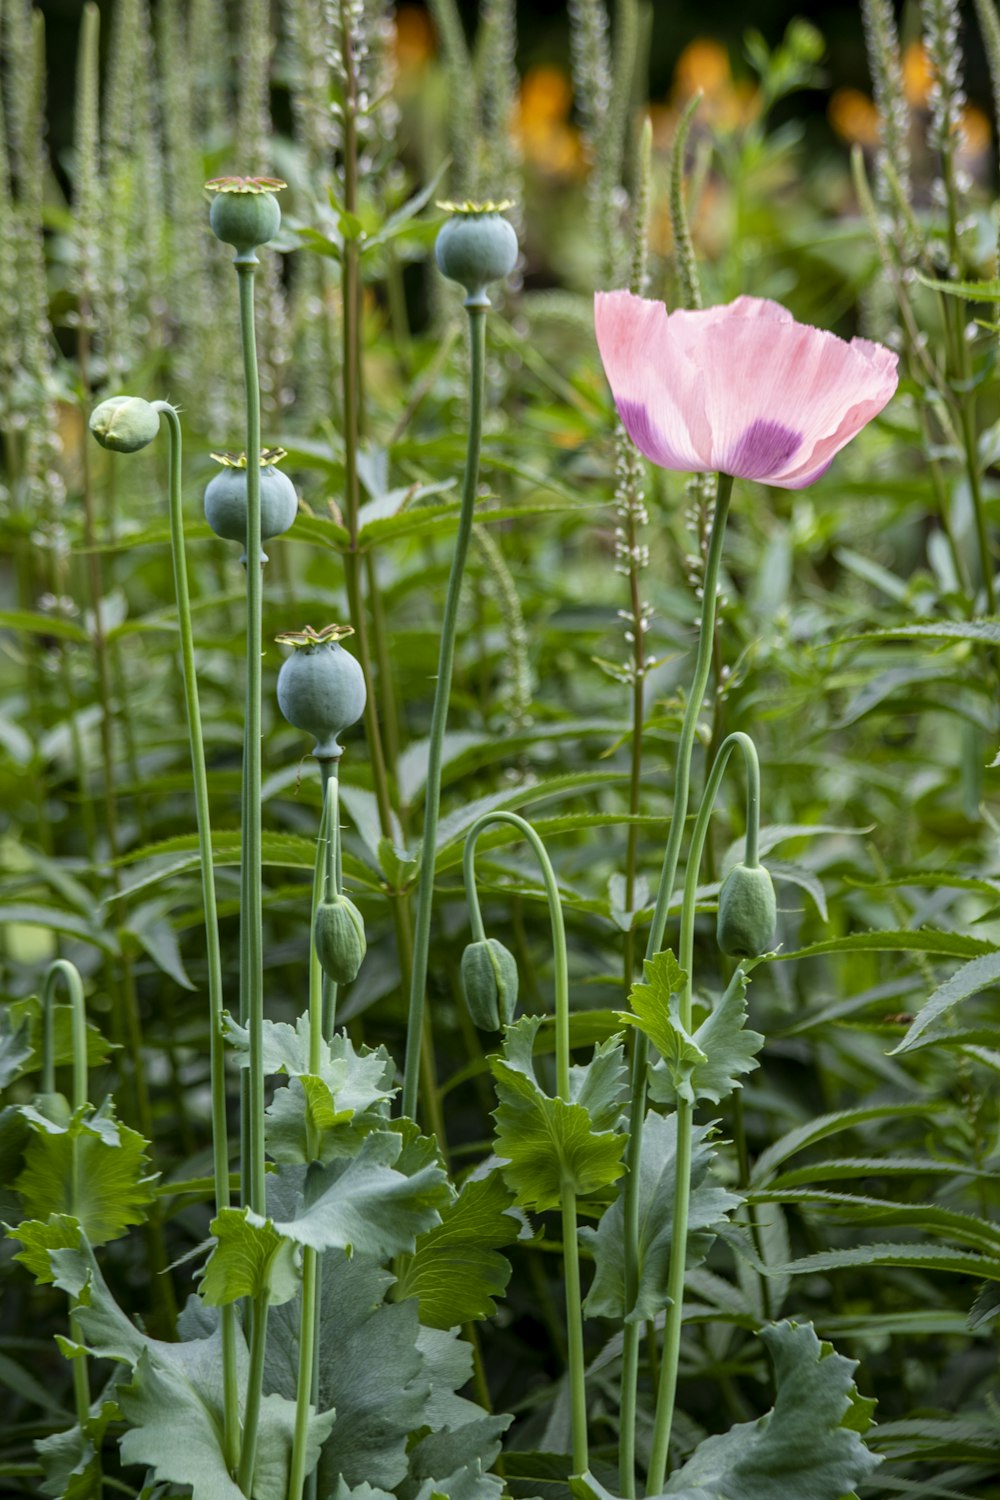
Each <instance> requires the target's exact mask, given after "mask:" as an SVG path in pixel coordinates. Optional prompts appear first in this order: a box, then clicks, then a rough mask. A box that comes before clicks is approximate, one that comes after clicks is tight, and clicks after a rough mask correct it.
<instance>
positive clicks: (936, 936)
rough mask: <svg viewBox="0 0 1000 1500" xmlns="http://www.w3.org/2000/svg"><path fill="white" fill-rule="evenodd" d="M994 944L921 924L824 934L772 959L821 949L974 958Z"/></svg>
mask: <svg viewBox="0 0 1000 1500" xmlns="http://www.w3.org/2000/svg"><path fill="white" fill-rule="evenodd" d="M998 951H1000V950H998V945H997V944H996V943H991V942H989V941H988V940H987V939H986V938H973V937H966V936H965V934H964V933H961V932H938V931H935V929H934V928H931V927H922V928H920V929H919V930H917V931H916V932H914V931H912V930H911V929H909V928H904V929H902V930H901V931H900V930H897V931H894V932H848V933H845V934H844V936H843V937H835V938H824V939H823V940H822V941H821V942H818V943H810V944H809V946H808V947H806V948H796V949H794V950H793V951H791V952H788V953H786V952H785V951H784V950H781V951H779V952H778V953H776V954H775V955H774V957H775V959H780V960H782V961H785V962H787V960H788V959H790V958H815V957H817V955H819V954H821V953H911V952H912V953H939V954H940V955H941V956H942V957H943V958H976V957H978V956H979V954H981V953H996V952H998Z"/></svg>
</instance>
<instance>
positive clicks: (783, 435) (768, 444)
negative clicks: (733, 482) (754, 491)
mask: <svg viewBox="0 0 1000 1500" xmlns="http://www.w3.org/2000/svg"><path fill="white" fill-rule="evenodd" d="M801 443H802V434H801V432H793V431H792V429H791V428H790V427H786V426H784V424H783V423H782V422H771V421H769V420H768V419H767V417H758V418H757V419H756V421H754V422H751V423H750V426H749V427H748V428H746V430H745V431H744V432H743V433H742V434H741V435H740V437H739V438H738V439H737V440H736V442H735V443H734V444H733V446H732V449H731V450H730V452H729V453H728V454H727V456H726V459H725V462H724V463H721V464H720V465H719V467H720V469H722V471H723V473H726V474H735V475H736V477H737V478H738V479H768V478H770V476H771V475H772V474H778V473H780V472H781V470H782V469H783V468H784V467H785V465H786V464H787V463H788V462H789V460H790V459H791V458H792V457H793V456H794V454H795V453H796V452H797V450H798V448H799V447H800V445H801Z"/></svg>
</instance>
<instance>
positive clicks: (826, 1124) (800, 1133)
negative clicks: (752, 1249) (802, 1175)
mask: <svg viewBox="0 0 1000 1500" xmlns="http://www.w3.org/2000/svg"><path fill="white" fill-rule="evenodd" d="M944 1108H945V1106H944V1104H943V1103H942V1102H941V1101H940V1100H934V1099H920V1100H916V1101H914V1102H912V1103H911V1102H907V1101H904V1100H895V1101H893V1102H891V1103H887V1104H867V1105H861V1106H859V1107H858V1108H857V1109H840V1110H835V1111H834V1112H833V1113H832V1114H828V1115H817V1117H816V1118H815V1119H814V1120H807V1121H806V1122H805V1124H803V1125H797V1126H796V1127H795V1128H794V1130H789V1131H788V1132H787V1133H786V1134H785V1135H783V1136H781V1137H779V1139H778V1140H776V1141H772V1143H771V1145H770V1146H768V1147H767V1149H766V1150H764V1151H762V1152H761V1154H760V1156H758V1158H757V1161H756V1163H755V1164H754V1168H753V1173H752V1179H753V1181H754V1183H765V1182H767V1180H768V1178H769V1177H770V1176H771V1174H772V1173H773V1172H774V1170H775V1168H776V1167H779V1166H780V1165H781V1163H782V1162H783V1161H787V1160H788V1158H789V1157H790V1156H795V1155H796V1154H797V1153H798V1152H799V1151H805V1150H806V1149H807V1148H808V1147H810V1146H815V1145H816V1144H817V1142H819V1141H822V1140H825V1139H826V1138H827V1137H828V1136H831V1135H839V1134H840V1132H841V1131H843V1130H855V1129H857V1128H858V1127H860V1126H862V1125H870V1124H874V1123H875V1121H877V1120H905V1119H926V1118H927V1116H928V1115H930V1114H935V1113H939V1112H940V1111H941V1110H943V1109H944Z"/></svg>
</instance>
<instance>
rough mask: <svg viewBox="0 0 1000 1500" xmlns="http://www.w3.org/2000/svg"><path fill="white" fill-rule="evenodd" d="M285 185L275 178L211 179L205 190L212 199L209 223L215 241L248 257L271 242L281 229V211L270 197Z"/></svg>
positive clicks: (276, 202)
mask: <svg viewBox="0 0 1000 1500" xmlns="http://www.w3.org/2000/svg"><path fill="white" fill-rule="evenodd" d="M285 186H286V184H285V183H284V182H282V181H281V179H280V178H278V177H213V178H212V181H211V182H206V184H205V187H206V188H207V189H208V191H209V192H210V193H212V194H213V197H212V207H211V210H210V212H209V223H210V224H211V226H212V233H213V234H214V235H215V237H216V239H218V240H222V242H223V244H225V245H232V246H233V248H234V249H235V250H236V252H237V254H238V255H249V254H250V253H251V252H252V251H254V250H256V248H257V246H258V245H266V244H267V242H268V240H273V239H274V236H275V235H276V234H277V232H278V230H279V229H280V228H281V209H280V208H279V207H278V200H277V198H275V196H274V194H275V193H277V192H280V191H281V189H282V188H283V187H285Z"/></svg>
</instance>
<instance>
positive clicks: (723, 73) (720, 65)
mask: <svg viewBox="0 0 1000 1500" xmlns="http://www.w3.org/2000/svg"><path fill="white" fill-rule="evenodd" d="M699 90H700V91H701V94H702V105H701V111H700V115H701V118H702V120H703V121H704V122H705V123H707V124H709V125H714V126H716V127H718V128H719V129H722V130H732V129H734V128H736V127H737V126H739V125H746V124H748V123H749V121H750V120H752V119H753V118H754V116H755V115H756V114H757V112H758V109H759V95H758V91H757V89H756V87H755V85H754V84H753V83H751V82H750V81H749V80H747V79H741V80H739V81H737V80H736V79H734V78H733V71H732V68H731V67H730V64H729V53H728V52H727V50H726V48H725V47H724V46H723V45H722V43H721V42H717V41H714V40H713V39H712V38H711V37H695V39H694V41H693V42H689V43H688V45H687V46H686V47H685V48H684V51H683V52H682V53H681V55H680V57H679V58H678V59H677V66H676V67H675V69H674V83H673V89H672V91H671V93H672V98H673V102H674V104H675V105H676V106H678V107H680V108H683V106H684V105H685V104H686V103H687V101H688V100H689V99H691V98H692V97H693V96H694V95H695V94H696V93H698V92H699ZM653 128H654V131H655V130H656V121H655V120H654V126H653Z"/></svg>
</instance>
